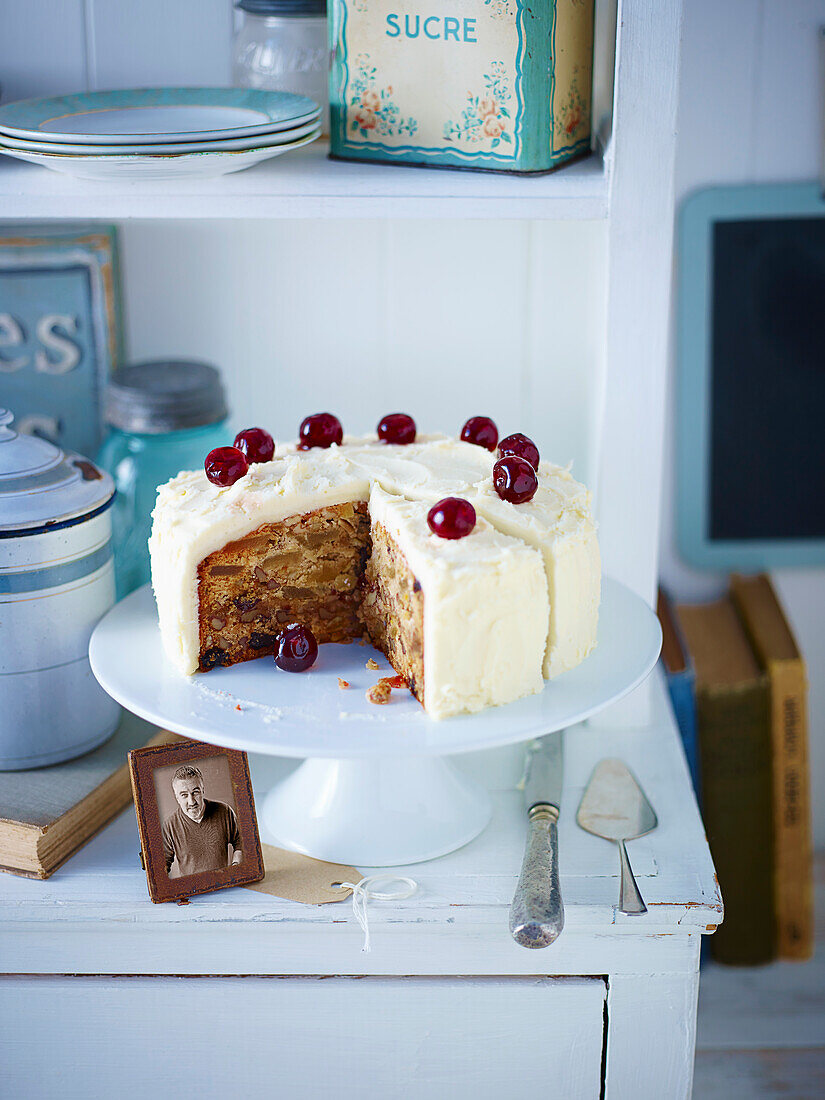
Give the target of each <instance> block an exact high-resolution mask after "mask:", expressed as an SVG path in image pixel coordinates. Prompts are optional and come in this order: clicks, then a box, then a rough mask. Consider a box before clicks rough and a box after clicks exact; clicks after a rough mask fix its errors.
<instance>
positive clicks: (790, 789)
mask: <svg viewBox="0 0 825 1100" xmlns="http://www.w3.org/2000/svg"><path fill="white" fill-rule="evenodd" d="M731 596H732V598H733V601H734V604H735V606H736V609H737V611H738V613H739V616H740V618H741V620H742V624H743V626H744V627H745V630H746V632H747V634H748V638H749V640H750V643H751V646H752V648H753V651H754V653H755V655H756V658H757V660H758V661H759V664H760V665H761V667H762V668H763V669H764V670H765V672H766V673H767V675H768V679H769V684H770V696H771V738H772V744H773V769H772V770H773V807H774V894H775V909H776V922H777V936H778V944H777V947H778V954H779V957H780V958H782V959H808V958H810V957H811V955H812V954H813V948H814V929H813V881H812V873H813V872H812V866H811V804H810V790H809V787H810V776H809V769H808V717H807V694H808V682H807V675H806V670H805V662H804V660H803V659H802V655H801V654H800V652H799V648H798V646H797V644H796V641H795V639H794V636H793V633H792V632H791V629H790V627H789V625H788V622H787V619H786V618H785V615H784V613H783V611H782V607H781V605H780V603H779V600H778V599H777V596H776V593H775V592H774V589H773V585H772V584H771V582H770V579H769V578H768V577H767V576H765V574H760V575H759V576H756V577H740V576H733V577H732V578H731Z"/></svg>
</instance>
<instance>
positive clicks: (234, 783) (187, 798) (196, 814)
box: [129, 740, 264, 902]
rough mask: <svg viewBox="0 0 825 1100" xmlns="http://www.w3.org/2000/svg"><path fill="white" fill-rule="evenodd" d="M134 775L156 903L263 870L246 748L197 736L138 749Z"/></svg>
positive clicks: (242, 882)
mask: <svg viewBox="0 0 825 1100" xmlns="http://www.w3.org/2000/svg"><path fill="white" fill-rule="evenodd" d="M129 774H130V777H131V781H132V794H133V796H134V801H135V812H136V814H137V823H138V833H139V834H140V846H141V860H142V863H143V866H144V869H145V871H146V881H147V884H148V887H149V896H150V898H151V899H152V901H153V902H163V901H180V900H182V899H184V898H189V897H191V896H192V895H194V894H206V893H210V892H211V891H213V890H221V889H223V888H224V887H227V886H246V885H249V884H250V883H252V882H259V881H260V880H261V879H262V878H263V877H264V862H263V855H262V853H261V841H260V836H259V834H258V822H257V818H256V816H255V799H254V795H253V793H252V783H251V781H250V778H249V765H248V763H247V758H246V753H245V752H239V751H237V750H234V749H224V748H220V747H219V746H217V745H206V744H204V743H203V742H201V741H191V740H186V741H177V742H176V743H175V744H172V745H157V746H153V747H147V748H141V749H133V750H132V751H131V752H130V753H129ZM224 860H225V864H223V861H224Z"/></svg>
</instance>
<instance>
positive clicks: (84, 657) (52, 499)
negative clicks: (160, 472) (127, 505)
mask: <svg viewBox="0 0 825 1100" xmlns="http://www.w3.org/2000/svg"><path fill="white" fill-rule="evenodd" d="M12 422H13V416H12V414H11V413H10V412H9V411H8V410H6V409H0V770H2V771H16V770H18V769H21V768H36V767H40V766H42V765H45V764H56V763H59V762H60V761H63V760H69V759H71V758H72V757H74V756H79V755H81V754H82V753H84V752H88V751H89V750H90V749H93V748H96V747H97V746H98V745H100V744H102V743H103V742H104V741H105V740H106V739H107V738H108V737H109V736H110V735H111V734H112V733H113V731H114V729H115V727H116V726H117V724H118V722H119V719H120V707H119V706H118V705H117V704H116V703H115V702H114V700H112V699H110V698H109V696H108V695H107V694H106V693H105V692H104V691H103V689H102V688H101V687H100V685H99V684H98V683H97V681H96V680H95V678H94V676H93V675H92V671H91V668H90V667H89V655H88V648H89V638H90V637H91V633H92V630H93V628H94V626H95V624H96V623H97V621H98V620H99V619H100V617H101V616H102V615H103V614H104V612H105V611H107V610H108V609H109V607H111V606H112V603H113V602H114V597H115V580H114V569H113V563H112V547H111V534H112V531H111V514H110V506H111V503H112V498H113V496H114V485H113V483H112V480H111V478H110V477H109V475H108V474H105V473H103V472H102V471H101V470H99V469H98V468H97V467H96V466H95V465H94V464H93V463H91V462H89V461H88V459H85V458H82V457H81V456H80V455H76V454H73V453H72V452H64V451H62V450H60V448H59V447H56V446H54V444H52V443H48V442H46V441H45V440H43V439H38V438H36V437H35V436H30V435H24V434H18V433H17V432H15V431H14V429H13V428H12V427H11V425H12Z"/></svg>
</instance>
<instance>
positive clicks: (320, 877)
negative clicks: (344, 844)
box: [246, 844, 364, 905]
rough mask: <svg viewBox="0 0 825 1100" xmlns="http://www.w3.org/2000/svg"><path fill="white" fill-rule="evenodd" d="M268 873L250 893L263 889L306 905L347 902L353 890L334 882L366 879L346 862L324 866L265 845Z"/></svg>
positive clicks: (251, 887) (251, 886) (264, 851)
mask: <svg viewBox="0 0 825 1100" xmlns="http://www.w3.org/2000/svg"><path fill="white" fill-rule="evenodd" d="M261 851H262V852H263V856H264V867H265V869H266V874H265V875H264V877H263V879H262V880H261V881H260V882H253V883H250V884H249V886H247V887H246V889H247V890H260V891H261V892H262V893H264V894H272V895H273V896H274V897H276V898H287V900H289V901H301V902H304V904H305V905H324V904H325V903H326V902H329V901H344V900H345V899H346V898H348V897H349V896H350V894H351V893H352V890H342V889H341V888H340V887H338V886H333V885H332V884H333V882H360V881H361V879H362V878H363V877H364V876H363V875H362V874H361V872H360V871H356V869H355V868H354V867H346V866H344V864H343V863H324V861H323V860H320V859H312V857H311V856H304V855H301V853H300V852H288V851H286V850H285V849H284V848H273V847H272V845H271V844H262V845H261Z"/></svg>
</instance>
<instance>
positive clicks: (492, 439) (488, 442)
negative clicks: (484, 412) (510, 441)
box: [461, 416, 498, 451]
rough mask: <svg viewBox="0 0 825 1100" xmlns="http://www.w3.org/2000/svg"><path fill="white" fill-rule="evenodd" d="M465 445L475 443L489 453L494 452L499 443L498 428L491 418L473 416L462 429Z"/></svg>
mask: <svg viewBox="0 0 825 1100" xmlns="http://www.w3.org/2000/svg"><path fill="white" fill-rule="evenodd" d="M461 439H462V441H463V442H464V443H475V445H476V446H477V447H484V449H485V450H487V451H494V450H495V449H496V443H498V428H497V427H496V424H495V421H494V420H491V419H490V417H489V416H471V417H470V419H469V420H468V421H466V423H465V424H464V427H463V428H462V429H461Z"/></svg>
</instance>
